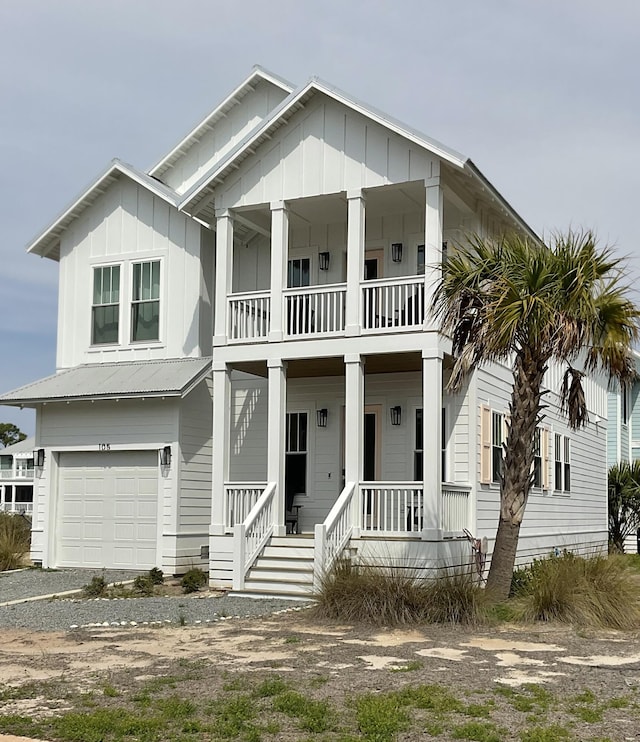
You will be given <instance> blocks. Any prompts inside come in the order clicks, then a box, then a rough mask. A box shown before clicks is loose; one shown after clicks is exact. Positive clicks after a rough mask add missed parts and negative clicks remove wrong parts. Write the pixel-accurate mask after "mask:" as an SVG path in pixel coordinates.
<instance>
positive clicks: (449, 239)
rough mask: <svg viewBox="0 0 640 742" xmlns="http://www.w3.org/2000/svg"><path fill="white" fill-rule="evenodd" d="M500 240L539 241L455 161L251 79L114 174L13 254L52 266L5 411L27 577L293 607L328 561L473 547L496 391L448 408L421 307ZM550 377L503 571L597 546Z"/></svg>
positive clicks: (416, 560)
mask: <svg viewBox="0 0 640 742" xmlns="http://www.w3.org/2000/svg"><path fill="white" fill-rule="evenodd" d="M503 230H517V231H520V232H521V233H524V234H529V235H532V236H534V235H533V234H532V232H531V230H530V228H529V227H528V226H527V225H526V223H525V222H524V221H523V220H522V219H521V218H520V216H519V215H518V214H517V213H516V212H515V211H514V210H513V208H512V207H511V206H510V205H509V203H508V202H507V201H506V200H505V199H504V198H503V197H502V196H501V195H500V194H499V193H498V192H497V190H496V189H495V188H494V187H493V186H492V185H491V183H490V182H489V181H488V180H487V179H486V178H485V177H484V175H483V174H482V173H481V172H480V171H479V170H478V168H477V167H476V166H475V165H474V164H473V163H472V162H471V161H470V160H469V159H467V158H466V157H463V156H462V155H460V154H459V153H457V152H455V151H453V150H451V149H449V148H447V147H445V146H443V145H442V144H439V143H438V142H436V141H434V140H432V139H430V138H428V137H426V136H425V135H423V134H420V133H419V132H417V131H415V130H414V129H412V128H410V127H408V126H406V125H404V124H402V123H400V122H398V121H395V120H394V119H393V118H391V117H390V116H388V115H386V114H383V113H380V112H378V111H376V110H374V109H372V108H370V107H368V106H366V105H364V104H362V103H360V102H358V101H356V100H354V99H353V98H351V97H349V96H348V95H346V94H345V93H343V92H341V91H339V90H337V89H335V88H334V87H332V86H330V85H327V84H326V83H324V82H321V81H319V80H317V79H312V80H311V81H309V82H308V83H306V84H305V85H303V86H302V87H299V88H295V89H294V88H293V86H291V85H289V84H288V83H286V82H285V81H283V80H282V79H280V78H278V77H277V76H275V75H273V74H271V73H268V72H266V71H264V70H262V69H260V68H255V69H254V70H253V72H252V73H251V75H249V77H248V78H247V79H246V80H245V81H244V82H242V83H241V84H240V85H239V86H238V87H237V88H236V89H235V90H234V91H233V92H232V93H231V94H230V95H229V96H228V97H227V98H226V99H225V100H224V101H222V102H221V103H220V104H219V105H218V107H217V108H215V109H214V110H213V111H212V112H211V114H210V115H209V116H207V118H206V119H205V120H204V121H202V122H201V123H200V124H198V126H196V127H195V128H194V129H193V130H192V131H191V132H190V133H189V134H188V135H187V136H186V137H185V138H184V139H182V140H181V141H180V142H179V143H178V144H177V145H176V146H175V148H174V149H173V150H171V152H169V154H168V155H166V157H164V158H163V159H162V160H161V161H160V162H159V163H158V164H157V165H156V166H155V167H153V168H152V169H151V170H150V171H149V172H148V173H143V172H140V171H138V170H136V169H135V168H133V167H131V166H129V165H126V164H124V163H122V162H119V161H114V162H113V163H112V164H111V165H110V166H109V167H108V169H107V170H106V171H105V172H104V173H103V174H102V175H101V176H100V177H99V178H98V179H97V180H96V181H95V182H94V183H93V184H92V185H91V186H90V187H89V188H87V189H86V190H85V191H84V192H83V193H82V194H81V195H80V196H79V197H78V198H77V199H76V200H75V201H74V202H73V203H72V204H71V205H70V206H69V208H68V209H67V210H66V211H65V212H64V213H63V214H62V215H61V216H60V217H59V218H58V219H57V220H56V221H55V222H54V223H53V224H52V225H50V226H49V227H48V228H47V229H46V230H45V231H44V232H43V233H42V234H41V235H40V236H39V237H37V238H36V239H35V240H34V241H33V242H32V244H31V245H30V246H29V248H28V249H29V251H30V252H32V253H34V254H35V255H40V256H42V257H47V258H49V259H51V260H55V261H57V262H58V263H59V266H60V295H59V313H58V318H59V319H58V351H57V367H58V371H57V373H56V374H55V375H54V376H52V377H49V378H47V379H43V380H41V381H38V382H35V383H33V384H30V385H28V386H25V387H22V388H21V389H18V390H16V391H13V392H9V393H7V394H4V395H3V396H2V397H0V403H2V404H21V405H26V406H33V407H35V408H36V410H37V424H36V438H37V442H36V446H37V447H39V448H42V449H43V451H44V460H43V461H42V462H41V464H42V465H41V466H37V467H36V469H35V498H34V502H35V507H34V521H33V545H32V558H33V559H34V560H35V561H38V562H41V563H42V564H44V565H46V566H91V567H101V566H108V567H118V568H127V567H128V568H132V569H146V568H149V567H151V566H155V565H158V566H160V567H162V568H163V569H164V570H166V571H168V572H172V573H178V572H180V571H184V570H185V569H186V568H188V567H189V566H191V565H195V566H204V567H208V569H209V574H210V579H211V582H212V583H213V584H216V585H221V586H226V587H234V588H235V589H237V590H247V591H251V592H261V591H270V590H271V591H277V592H288V593H307V592H309V590H310V589H311V585H312V584H313V580H314V575H315V578H316V580H317V578H318V575H320V574H321V573H322V571H323V570H324V569H326V568H327V565H328V564H330V562H331V560H332V559H334V558H335V557H336V556H337V555H339V554H340V553H341V552H342V551H343V549H345V547H349V549H350V552H349V553H351V554H355V555H356V556H357V558H359V559H365V560H373V561H377V562H379V563H382V562H384V563H394V564H406V565H417V566H424V567H432V566H444V565H455V564H459V563H461V562H466V561H468V559H469V548H470V547H469V544H468V542H467V540H466V538H465V537H464V534H463V529H465V528H466V529H469V530H470V531H471V532H472V533H473V535H474V536H478V537H483V536H486V537H487V538H488V540H489V545H491V540H492V538H493V536H494V534H495V528H496V524H497V517H498V506H499V485H498V482H499V476H500V473H499V472H500V466H501V453H502V442H503V440H504V431H505V425H506V420H507V412H508V398H509V393H510V384H511V373H510V371H509V369H507V368H505V367H499V366H492V367H490V368H488V369H484V370H476V371H475V372H474V374H473V376H472V377H471V379H470V381H469V383H468V384H467V385H466V386H465V387H464V388H463V389H462V390H460V391H458V392H456V393H451V392H449V391H447V379H448V374H449V369H450V368H451V364H452V359H451V355H450V343H449V341H448V340H447V338H445V337H443V336H441V335H440V334H439V332H438V328H437V326H436V325H435V324H434V321H433V319H432V317H431V315H430V312H429V306H430V301H431V297H432V294H433V290H434V286H435V284H436V282H437V280H438V277H439V275H440V266H441V264H442V262H443V261H445V260H446V259H447V255H448V254H449V253H450V252H451V251H453V250H455V249H456V248H455V245H456V242H459V241H461V240H463V239H464V235H465V234H466V233H468V232H469V231H475V232H479V233H481V234H485V235H491V234H498V233H500V232H501V231H503ZM557 376H558V374H557V373H556V372H555V370H553V369H552V370H551V371H550V373H549V379H548V385H549V388H550V390H551V392H550V394H549V395H548V397H547V404H548V405H549V407H548V409H547V417H546V419H545V421H544V422H543V424H542V425H541V427H540V430H539V437H538V441H537V446H538V451H537V454H536V468H535V472H534V479H535V481H534V488H533V491H532V494H531V498H530V502H529V506H528V511H527V514H526V516H525V520H524V524H523V527H522V530H521V544H520V557H521V558H527V557H530V556H532V555H539V554H545V553H548V552H549V551H551V550H552V549H554V548H564V547H566V548H575V549H581V550H590V549H594V548H601V547H603V546H606V541H607V519H606V450H605V446H606V437H605V430H604V428H603V427H602V426H597V425H589V426H588V428H587V429H585V430H582V431H580V432H577V433H573V432H572V433H570V432H569V430H568V427H567V424H566V422H565V421H564V419H563V418H562V416H561V415H560V414H559V409H558V407H559V400H558V396H557V393H556V392H557V390H558V389H559V378H557ZM587 397H588V402H589V407H590V411H591V412H592V413H593V414H594V415H598V416H599V417H600V418H602V419H604V418H605V417H606V389H605V387H604V386H603V385H602V384H601V383H600V382H598V381H596V380H594V381H591V380H590V381H589V382H588V384H587Z"/></svg>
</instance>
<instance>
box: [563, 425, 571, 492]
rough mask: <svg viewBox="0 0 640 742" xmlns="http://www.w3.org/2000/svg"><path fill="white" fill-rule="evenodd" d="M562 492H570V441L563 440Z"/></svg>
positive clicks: (567, 439)
mask: <svg viewBox="0 0 640 742" xmlns="http://www.w3.org/2000/svg"><path fill="white" fill-rule="evenodd" d="M564 491H565V492H570V491H571V440H570V439H569V438H567V437H566V436H565V439H564Z"/></svg>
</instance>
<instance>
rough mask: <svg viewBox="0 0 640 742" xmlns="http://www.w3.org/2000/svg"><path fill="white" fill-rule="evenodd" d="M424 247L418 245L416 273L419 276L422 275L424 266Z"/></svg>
mask: <svg viewBox="0 0 640 742" xmlns="http://www.w3.org/2000/svg"><path fill="white" fill-rule="evenodd" d="M424 255H425V253H424V245H418V265H417V270H416V273H417V274H418V275H419V276H422V275H424V265H425V258H424Z"/></svg>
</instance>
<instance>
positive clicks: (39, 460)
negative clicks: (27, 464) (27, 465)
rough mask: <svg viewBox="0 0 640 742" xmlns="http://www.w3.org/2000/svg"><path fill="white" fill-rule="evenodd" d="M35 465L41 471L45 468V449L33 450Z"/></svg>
mask: <svg viewBox="0 0 640 742" xmlns="http://www.w3.org/2000/svg"><path fill="white" fill-rule="evenodd" d="M33 465H34V466H37V467H38V468H40V469H41V468H42V467H43V466H44V448H34V449H33Z"/></svg>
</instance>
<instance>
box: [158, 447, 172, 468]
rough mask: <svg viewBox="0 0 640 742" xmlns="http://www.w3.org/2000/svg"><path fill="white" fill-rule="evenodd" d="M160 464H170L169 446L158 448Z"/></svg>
mask: <svg viewBox="0 0 640 742" xmlns="http://www.w3.org/2000/svg"><path fill="white" fill-rule="evenodd" d="M160 466H171V446H165V447H164V448H161V449H160Z"/></svg>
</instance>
